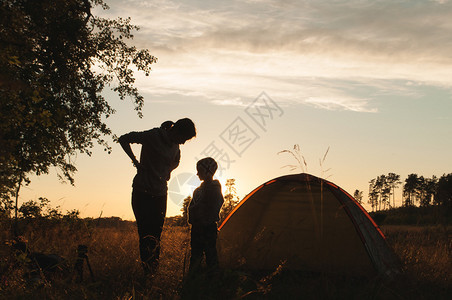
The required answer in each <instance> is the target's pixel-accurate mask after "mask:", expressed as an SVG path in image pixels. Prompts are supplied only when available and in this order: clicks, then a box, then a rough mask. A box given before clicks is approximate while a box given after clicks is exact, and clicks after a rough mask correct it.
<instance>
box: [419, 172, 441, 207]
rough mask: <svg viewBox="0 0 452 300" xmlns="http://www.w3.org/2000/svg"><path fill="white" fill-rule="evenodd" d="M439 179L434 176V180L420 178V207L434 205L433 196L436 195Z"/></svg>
mask: <svg viewBox="0 0 452 300" xmlns="http://www.w3.org/2000/svg"><path fill="white" fill-rule="evenodd" d="M437 183H438V178H437V177H436V176H432V178H424V177H422V176H421V177H420V182H419V202H420V203H419V204H420V206H429V205H431V204H432V203H433V196H434V195H435V191H436V187H437Z"/></svg>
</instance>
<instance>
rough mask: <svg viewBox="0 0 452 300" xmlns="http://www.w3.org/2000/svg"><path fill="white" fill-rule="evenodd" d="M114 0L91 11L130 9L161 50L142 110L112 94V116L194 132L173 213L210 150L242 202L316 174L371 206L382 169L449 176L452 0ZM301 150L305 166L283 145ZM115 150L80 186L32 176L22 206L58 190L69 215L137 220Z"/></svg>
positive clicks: (88, 165) (79, 178) (125, 123)
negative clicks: (270, 185)
mask: <svg viewBox="0 0 452 300" xmlns="http://www.w3.org/2000/svg"><path fill="white" fill-rule="evenodd" d="M106 2H107V4H108V5H109V6H110V9H109V10H106V11H103V10H101V9H96V10H95V11H94V13H95V14H96V15H99V16H103V17H108V18H117V17H123V18H125V17H131V23H132V24H135V25H138V26H139V27H140V30H139V31H138V32H136V33H135V35H134V39H133V41H132V43H133V44H134V45H136V46H137V47H138V48H146V49H149V51H150V52H151V54H153V55H154V56H156V57H157V58H158V62H157V63H156V64H154V65H153V70H152V72H151V74H150V76H148V77H146V76H144V74H141V73H139V72H136V73H135V76H136V78H137V80H136V86H137V87H138V89H139V91H140V93H141V94H142V95H143V96H144V99H145V106H144V109H143V114H144V117H143V118H142V119H140V118H138V116H137V115H136V112H135V111H134V110H133V104H132V103H131V101H127V100H125V101H121V100H119V98H118V97H117V96H116V95H114V93H113V92H111V91H104V95H105V97H106V98H107V99H109V101H110V103H111V105H112V106H113V107H114V108H115V109H116V111H117V112H116V114H115V115H113V116H112V117H110V118H108V119H107V120H106V123H107V124H108V125H109V126H110V128H111V129H112V130H113V132H114V133H115V134H116V135H121V134H124V133H127V132H130V131H141V130H147V129H150V128H153V127H158V126H159V125H160V124H161V123H162V122H164V121H166V120H173V121H176V120H177V119H180V118H184V117H189V118H191V119H192V120H193V121H194V122H195V124H196V127H197V131H198V135H197V137H196V138H195V139H193V140H190V141H188V142H187V143H186V144H185V145H182V146H181V152H182V158H181V163H180V166H179V167H178V168H177V169H176V170H174V171H173V172H172V178H171V179H170V181H169V199H168V211H167V216H174V215H177V214H180V208H181V201H182V200H183V198H185V197H186V196H188V195H190V194H191V192H192V191H193V189H194V188H195V187H196V186H197V185H198V184H199V182H198V181H197V179H196V176H195V174H196V170H195V164H196V161H197V159H200V158H202V157H205V156H212V157H214V158H215V159H216V160H217V161H218V162H219V164H220V169H219V170H218V171H217V178H218V179H219V180H220V182H222V184H223V190H225V186H224V183H225V182H226V180H227V179H231V178H233V179H235V180H236V188H237V194H238V196H239V197H240V198H243V197H244V196H245V195H246V194H248V193H249V192H251V191H252V190H253V189H254V188H256V187H257V186H259V185H260V184H262V183H264V182H266V181H268V180H270V179H273V178H275V177H278V176H282V175H286V174H295V173H301V172H307V173H310V174H313V175H315V176H320V177H323V178H326V179H327V180H330V181H332V182H334V183H335V184H336V185H339V186H340V187H342V188H343V189H344V190H346V191H347V192H349V193H350V194H353V192H354V191H355V190H356V189H358V190H361V191H364V201H367V190H368V187H369V181H370V180H371V179H373V178H376V177H377V176H379V175H382V174H387V173H390V172H393V173H396V174H399V175H400V176H401V179H402V181H403V180H405V178H406V177H407V175H408V174H411V173H416V174H418V175H420V176H424V177H431V176H433V175H436V176H441V175H443V174H445V173H446V174H448V173H451V172H452V156H451V154H450V153H452V151H451V150H452V138H451V137H452V113H451V112H452V56H451V55H450V53H452V1H448V0H437V1H434V0H431V1H428V0H425V1H415V0H406V1H394V0H382V1H366V0H356V1H346V0H344V1H339V0H337V1H321V0H320V1H318V0H316V1H290V0H287V1H270V0H268V1H267V0H249V1H221V2H220V1H208V2H207V1H167V0H158V1H150V0H141V1H138V0H107V1H106ZM294 145H299V147H300V154H301V155H302V157H303V158H304V161H305V162H306V164H304V163H303V164H301V165H300V164H298V163H297V161H296V159H295V158H294V157H293V156H292V155H291V154H290V153H287V152H283V153H281V151H283V150H291V151H293V149H294ZM111 146H112V148H113V152H112V153H111V154H107V153H106V152H104V151H103V149H101V148H100V147H96V148H95V149H94V152H93V155H92V156H91V157H88V156H86V155H84V154H79V155H77V157H76V159H75V161H76V166H77V168H78V172H77V174H76V176H75V186H71V185H70V184H67V183H66V184H64V183H61V182H59V181H58V179H57V175H56V174H57V171H56V170H52V171H51V172H50V174H49V175H44V176H40V177H32V183H31V184H30V185H29V186H27V187H24V188H23V189H22V191H21V194H20V201H21V202H24V201H28V200H37V199H38V198H39V197H47V198H48V199H49V200H50V201H51V205H52V206H54V207H55V206H60V208H61V209H62V211H63V212H65V211H67V210H71V209H78V210H79V211H80V212H81V216H82V217H98V216H104V217H108V216H118V217H121V218H122V219H127V220H133V212H132V209H131V205H130V196H131V184H132V179H133V176H134V168H133V166H132V163H131V162H130V159H129V158H128V157H127V156H126V154H125V153H124V152H123V151H122V149H121V147H120V146H119V145H118V144H116V143H114V142H111ZM133 149H134V151H135V153H136V156H137V157H138V156H139V151H140V148H139V147H134V148H133ZM290 165H293V166H295V167H290ZM401 198H402V193H401V188H399V189H398V190H397V191H396V204H398V205H400V203H401ZM365 207H366V208H367V209H369V207H368V206H367V205H365Z"/></svg>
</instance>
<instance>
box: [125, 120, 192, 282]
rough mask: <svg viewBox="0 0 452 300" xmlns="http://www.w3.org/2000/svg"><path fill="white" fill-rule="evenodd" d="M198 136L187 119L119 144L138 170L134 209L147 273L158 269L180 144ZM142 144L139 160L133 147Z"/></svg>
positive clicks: (127, 136)
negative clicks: (169, 189) (172, 176)
mask: <svg viewBox="0 0 452 300" xmlns="http://www.w3.org/2000/svg"><path fill="white" fill-rule="evenodd" d="M195 136H196V128H195V125H194V124H193V122H192V121H191V120H190V119H188V118H184V119H180V120H178V121H177V122H176V123H173V122H171V121H166V122H164V123H162V125H161V127H159V128H153V129H151V130H147V131H142V132H130V133H127V134H124V135H122V136H121V137H120V138H119V139H118V141H119V143H120V144H121V146H122V148H123V149H124V151H125V152H126V153H127V155H128V156H129V157H130V158H131V159H132V162H133V164H134V166H135V167H136V168H137V174H136V175H135V178H134V179H133V190H132V208H133V213H134V214H135V219H136V222H137V227H138V235H139V238H140V257H141V261H142V265H143V268H144V271H145V273H146V274H153V273H154V272H155V270H156V268H157V266H158V259H159V255H160V236H161V233H162V227H163V222H164V221H165V215H166V201H167V194H168V184H167V182H168V180H169V178H170V174H171V171H172V170H174V169H175V168H176V167H177V166H178V165H179V160H180V149H179V145H181V144H184V143H185V142H186V141H187V140H190V139H191V138H193V137H195ZM133 143H136V144H141V145H142V148H141V155H140V161H138V160H137V159H136V157H135V155H134V153H133V151H132V149H131V147H130V144H133Z"/></svg>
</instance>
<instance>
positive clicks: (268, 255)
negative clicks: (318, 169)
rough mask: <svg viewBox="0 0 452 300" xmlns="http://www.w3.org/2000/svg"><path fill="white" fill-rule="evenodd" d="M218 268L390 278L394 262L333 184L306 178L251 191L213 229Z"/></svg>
mask: <svg viewBox="0 0 452 300" xmlns="http://www.w3.org/2000/svg"><path fill="white" fill-rule="evenodd" d="M217 245H218V252H219V258H220V263H221V265H222V266H223V267H230V268H243V269H261V270H262V269H275V268H276V267H277V266H278V265H280V264H281V263H282V262H285V263H284V268H287V269H293V270H307V271H314V272H322V273H337V274H349V275H376V274H384V275H387V276H393V275H395V274H397V273H398V272H399V270H400V264H399V260H398V258H397V257H396V256H395V254H394V253H393V252H392V250H391V249H390V248H389V247H388V246H387V244H386V242H385V237H384V235H383V233H382V232H381V231H380V229H379V228H378V226H377V225H376V224H375V222H374V221H373V220H372V218H371V217H370V216H369V215H368V213H367V212H366V211H365V210H364V208H362V207H361V206H360V205H359V204H358V202H356V201H355V200H354V199H353V197H351V196H350V195H349V194H348V193H347V192H345V191H344V190H343V189H341V188H340V187H338V186H337V185H335V184H333V183H331V182H329V181H327V180H324V179H321V178H318V177H315V176H312V175H309V174H306V173H302V174H296V175H287V176H282V177H279V178H275V179H273V180H270V181H268V182H266V183H264V184H262V185H261V186H259V187H257V188H256V189H254V190H253V191H252V192H251V193H250V194H248V195H247V196H246V197H245V198H244V199H243V200H242V201H241V202H240V203H239V204H238V205H237V207H236V208H235V209H234V210H233V211H232V212H231V214H229V216H228V217H227V218H226V219H225V221H224V222H223V223H222V224H221V226H220V228H219V235H218V243H217Z"/></svg>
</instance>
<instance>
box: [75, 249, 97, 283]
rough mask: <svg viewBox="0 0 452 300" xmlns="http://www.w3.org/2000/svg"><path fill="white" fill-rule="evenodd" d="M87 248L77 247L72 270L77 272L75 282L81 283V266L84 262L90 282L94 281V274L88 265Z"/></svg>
mask: <svg viewBox="0 0 452 300" xmlns="http://www.w3.org/2000/svg"><path fill="white" fill-rule="evenodd" d="M87 253H88V246H86V245H78V247H77V259H76V260H75V266H74V270H75V271H76V272H77V282H82V281H83V265H84V262H85V261H86V265H87V266H88V270H89V273H90V275H91V280H92V281H94V273H93V270H92V269H91V265H90V264H89V259H88V255H87Z"/></svg>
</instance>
